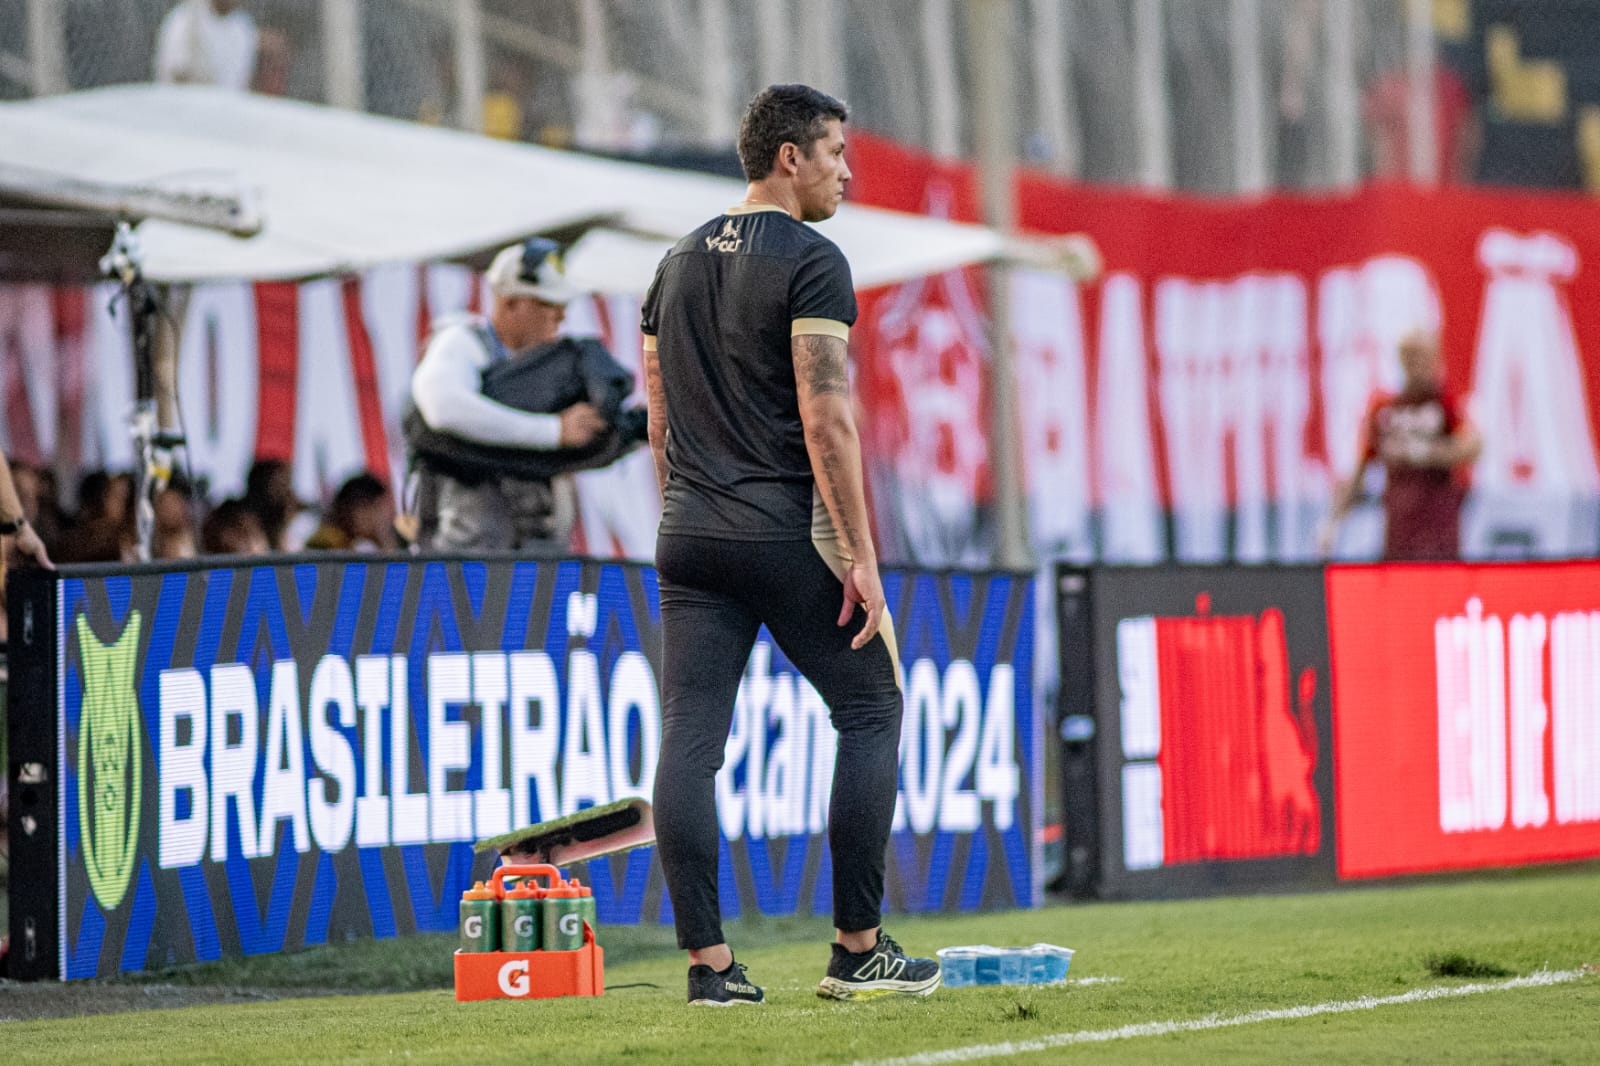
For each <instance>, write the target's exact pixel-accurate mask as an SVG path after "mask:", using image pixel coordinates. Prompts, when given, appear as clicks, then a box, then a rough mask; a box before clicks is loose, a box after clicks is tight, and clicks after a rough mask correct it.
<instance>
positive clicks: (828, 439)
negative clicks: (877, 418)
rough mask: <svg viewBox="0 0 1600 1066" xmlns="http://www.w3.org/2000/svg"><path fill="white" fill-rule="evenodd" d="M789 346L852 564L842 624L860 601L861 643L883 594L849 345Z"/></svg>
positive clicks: (809, 340) (818, 471)
mask: <svg viewBox="0 0 1600 1066" xmlns="http://www.w3.org/2000/svg"><path fill="white" fill-rule="evenodd" d="M790 348H791V351H792V353H793V355H794V380H795V386H796V389H797V391H798V393H799V398H800V420H801V422H802V423H804V425H805V433H806V451H807V452H808V453H810V456H811V472H812V474H813V475H814V476H815V477H816V479H817V491H818V492H819V493H820V494H821V495H822V502H823V503H824V504H825V505H826V506H827V508H828V515H829V517H831V518H832V519H833V528H834V530H835V531H836V532H837V533H838V536H839V541H840V548H841V549H842V554H843V555H844V557H845V560H846V565H847V567H848V569H847V570H846V571H845V573H844V575H843V580H844V603H843V605H842V606H841V607H840V610H839V624H840V625H845V624H847V623H848V622H849V621H850V617H851V615H852V614H853V613H854V612H855V606H856V604H858V603H859V604H860V605H861V606H862V607H863V608H864V609H865V610H866V613H867V620H866V624H865V625H863V626H862V627H861V631H860V632H859V633H857V634H856V635H855V638H854V639H853V640H851V642H850V646H851V647H853V648H861V647H863V646H865V645H866V643H867V642H868V641H870V640H871V639H872V638H873V637H874V636H876V635H877V632H878V627H879V626H880V625H881V624H882V623H883V609H884V595H883V583H882V581H881V580H880V579H879V577H878V553H877V550H876V549H875V548H874V547H873V545H872V530H871V528H870V527H869V526H868V525H867V499H866V490H865V488H864V479H863V477H862V473H861V438H860V437H859V435H858V434H857V433H856V422H855V414H854V412H853V411H852V410H851V407H850V375H849V371H848V368H847V365H846V345H845V341H844V340H843V339H842V338H840V337H833V336H823V335H820V334H802V335H800V336H798V337H795V338H794V339H793V340H792V341H791V342H790Z"/></svg>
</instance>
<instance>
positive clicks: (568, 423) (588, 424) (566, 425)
mask: <svg viewBox="0 0 1600 1066" xmlns="http://www.w3.org/2000/svg"><path fill="white" fill-rule="evenodd" d="M605 428H606V420H605V419H603V418H601V417H600V412H599V411H597V410H595V408H594V405H593V404H587V403H575V404H573V405H572V406H571V407H569V408H567V409H566V410H565V411H562V412H561V446H562V447H563V448H582V447H583V446H584V445H586V444H589V443H590V442H591V441H593V440H594V439H595V438H596V437H598V436H599V435H600V434H601V433H602V432H604V431H605Z"/></svg>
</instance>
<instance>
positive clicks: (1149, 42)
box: [1133, 0, 1172, 189]
mask: <svg viewBox="0 0 1600 1066" xmlns="http://www.w3.org/2000/svg"><path fill="white" fill-rule="evenodd" d="M1161 5H1162V0H1133V81H1134V86H1133V88H1134V93H1135V94H1136V99H1137V106H1138V116H1139V131H1138V133H1139V180H1140V182H1142V183H1143V184H1145V185H1148V186H1150V187H1151V188H1155V189H1167V188H1171V186H1172V130H1171V118H1170V116H1169V115H1168V109H1167V36H1166V26H1165V22H1164V20H1163V18H1162V15H1161Z"/></svg>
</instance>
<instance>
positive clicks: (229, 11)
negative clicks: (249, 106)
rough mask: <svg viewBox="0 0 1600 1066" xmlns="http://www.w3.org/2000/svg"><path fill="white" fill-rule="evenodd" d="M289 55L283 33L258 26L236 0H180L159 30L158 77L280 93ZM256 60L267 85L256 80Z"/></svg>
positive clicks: (169, 82) (157, 45) (193, 83)
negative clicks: (266, 80)
mask: <svg viewBox="0 0 1600 1066" xmlns="http://www.w3.org/2000/svg"><path fill="white" fill-rule="evenodd" d="M287 56H288V39H287V37H285V36H284V34H283V33H282V32H281V31H278V30H264V31H263V30H258V29H257V28H256V22H255V19H254V18H252V17H251V15H250V12H248V11H246V10H244V5H243V4H242V3H241V2H240V0H182V2H181V3H179V4H177V5H176V6H174V7H173V8H172V10H170V11H168V12H167V15H166V18H164V19H162V20H161V28H160V30H159V31H157V36H156V59H155V74H156V81H159V82H163V83H168V84H173V83H178V84H190V85H215V86H218V87H220V88H223V89H237V90H239V91H240V92H244V91H246V90H249V89H252V88H261V89H266V90H268V91H271V90H274V89H275V90H276V91H278V92H280V93H281V92H282V91H283V88H284V84H283V83H284V82H285V81H286V78H287V62H288V60H287ZM258 63H259V69H260V71H261V73H262V74H263V75H264V76H265V77H266V78H267V79H268V80H269V81H271V82H272V84H271V85H261V84H259V83H258V78H257V71H258Z"/></svg>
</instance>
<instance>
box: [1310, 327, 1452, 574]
mask: <svg viewBox="0 0 1600 1066" xmlns="http://www.w3.org/2000/svg"><path fill="white" fill-rule="evenodd" d="M1400 367H1401V370H1402V371H1403V373H1404V374H1405V384H1404V385H1403V386H1402V387H1401V390H1400V392H1399V393H1398V394H1389V393H1382V394H1379V395H1378V396H1376V397H1374V398H1373V401H1372V405H1371V406H1370V407H1369V408H1368V409H1367V415H1366V418H1365V419H1363V421H1362V424H1361V438H1360V442H1359V446H1360V451H1359V453H1358V456H1357V459H1356V465H1355V469H1354V470H1353V471H1351V474H1350V477H1349V478H1347V479H1346V480H1345V481H1343V482H1341V483H1340V484H1339V486H1338V488H1336V489H1335V490H1334V495H1333V512H1332V513H1331V514H1330V515H1329V516H1328V524H1327V525H1326V526H1325V527H1324V528H1323V533H1322V545H1321V546H1322V553H1323V554H1324V555H1328V554H1329V553H1331V551H1332V550H1333V546H1334V542H1335V540H1336V537H1337V534H1338V529H1339V523H1340V522H1342V521H1343V520H1344V516H1345V515H1346V514H1348V513H1349V511H1350V508H1352V507H1353V506H1355V502H1356V500H1357V498H1358V497H1359V496H1360V494H1361V477H1362V474H1364V473H1365V472H1366V469H1367V464H1368V463H1370V462H1373V461H1374V460H1376V461H1378V462H1381V463H1382V464H1383V467H1384V473H1385V476H1386V481H1385V484H1384V489H1383V516H1384V533H1383V557H1384V559H1387V560H1431V559H1457V558H1460V555H1461V506H1462V504H1463V503H1464V502H1465V500H1466V495H1467V490H1466V475H1467V470H1468V468H1469V467H1470V466H1471V465H1472V463H1473V462H1474V461H1476V460H1477V458H1478V454H1479V453H1480V452H1482V451H1483V437H1482V436H1481V435H1480V434H1479V433H1478V430H1477V427H1475V426H1474V425H1473V424H1472V422H1471V420H1469V419H1468V418H1467V415H1466V412H1465V411H1463V410H1462V407H1461V402H1460V401H1459V400H1458V399H1457V398H1456V397H1455V396H1454V395H1453V394H1452V393H1450V392H1449V391H1448V390H1447V389H1446V388H1445V385H1444V363H1443V361H1442V360H1441V359H1440V358H1439V337H1438V335H1437V334H1435V333H1432V332H1429V331H1426V330H1414V331H1412V332H1410V333H1407V334H1406V335H1405V336H1404V337H1402V338H1401V339H1400Z"/></svg>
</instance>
